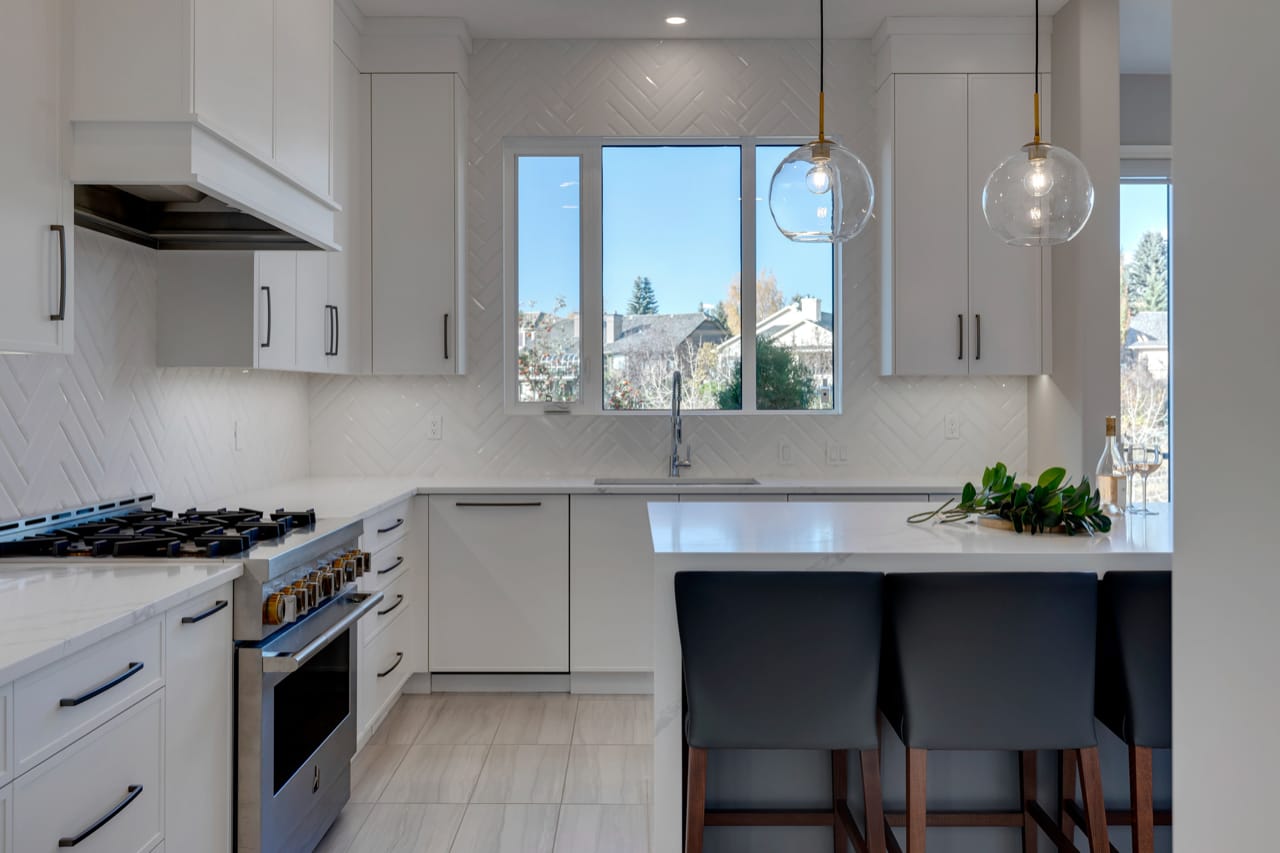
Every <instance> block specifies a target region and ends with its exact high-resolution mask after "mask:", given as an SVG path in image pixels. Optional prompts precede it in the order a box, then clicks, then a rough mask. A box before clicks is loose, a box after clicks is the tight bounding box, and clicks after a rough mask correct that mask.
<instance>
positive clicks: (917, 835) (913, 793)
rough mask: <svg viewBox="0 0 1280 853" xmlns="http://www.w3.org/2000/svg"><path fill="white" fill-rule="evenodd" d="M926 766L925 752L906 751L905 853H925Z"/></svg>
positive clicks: (926, 753)
mask: <svg viewBox="0 0 1280 853" xmlns="http://www.w3.org/2000/svg"><path fill="white" fill-rule="evenodd" d="M928 764H929V753H928V751H927V750H924V749H908V750H907V853H925V851H924V837H925V827H926V826H927V825H928V820H929V817H928V811H927V807H926V805H925V794H926V792H927V790H928V785H927V784H926V774H927V771H928ZM1095 853H1098V851H1095Z"/></svg>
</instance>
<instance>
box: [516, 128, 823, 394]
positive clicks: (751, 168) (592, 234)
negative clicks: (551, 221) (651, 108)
mask: <svg viewBox="0 0 1280 853" xmlns="http://www.w3.org/2000/svg"><path fill="white" fill-rule="evenodd" d="M808 141H809V139H808V138H807V137H793V136H729V137H724V136H712V137H701V136H697V137H695V136H680V137H655V136H641V137H633V136H607V137H606V136H570V137H533V136H524V137H507V138H505V139H503V141H502V159H503V163H502V172H503V187H502V203H503V220H502V221H503V324H502V328H503V360H504V361H503V369H502V374H503V387H504V391H503V400H504V408H505V410H506V412H507V413H508V414H536V415H550V414H581V415H608V416H622V417H646V416H649V417H651V416H660V417H665V416H667V414H668V413H667V411H666V410H665V409H609V408H607V407H606V406H605V405H604V360H603V354H604V330H603V321H602V320H601V321H600V322H592V321H589V320H588V318H592V317H594V318H602V317H603V316H604V281H603V278H604V173H603V155H604V149H605V148H606V147H613V146H617V147H637V146H645V147H653V148H678V147H690V148H696V147H707V146H715V147H726V146H727V147H737V148H738V149H739V151H740V153H741V157H740V184H739V186H740V189H741V196H740V208H739V213H740V223H739V225H740V238H739V245H740V247H741V249H740V255H739V281H740V285H741V286H740V292H741V299H742V304H741V306H740V307H739V312H740V316H741V327H742V329H743V333H742V347H741V350H742V356H741V358H742V367H741V369H742V408H741V409H686V410H685V412H684V414H687V415H698V416H702V415H707V416H712V417H720V416H735V415H737V416H741V415H753V416H755V415H775V416H779V415H780V416H786V417H790V416H796V415H839V414H841V412H842V407H843V398H844V364H843V361H844V359H843V334H842V332H843V326H844V324H843V299H842V293H841V291H842V290H843V286H842V282H843V251H842V250H843V246H842V244H839V243H837V244H834V245H833V246H832V252H831V296H832V298H831V326H832V341H831V346H832V355H831V357H832V372H833V373H834V380H833V382H832V401H831V408H829V409H760V408H758V407H757V399H756V379H757V378H756V348H755V341H756V328H757V325H758V317H757V316H756V275H757V273H758V269H757V259H756V225H757V216H756V210H757V207H758V205H759V202H757V201H755V199H763V198H765V197H766V196H765V195H762V194H761V188H760V187H757V186H756V149H757V148H759V147H770V146H785V147H796V146H799V145H803V144H805V143H806V142H808ZM522 157H577V158H578V161H579V164H580V166H579V188H578V189H579V201H578V212H579V229H580V230H579V269H580V275H579V281H578V285H579V288H580V290H579V295H578V305H579V312H580V313H581V316H582V318H583V322H581V323H580V325H579V329H580V337H579V346H580V347H581V352H580V354H579V360H578V361H579V379H578V389H579V392H578V399H577V400H575V401H573V402H571V403H547V402H537V401H527V402H522V401H520V400H518V399H517V393H516V390H517V384H518V381H519V380H518V375H517V372H516V359H517V357H518V354H519V324H520V310H519V309H520V306H519V263H518V258H519V199H518V196H517V194H518V184H519V181H518V172H517V163H518V161H519V159H520V158H522ZM763 190H764V193H765V194H767V192H768V188H767V187H765V188H763ZM749 200H750V201H749Z"/></svg>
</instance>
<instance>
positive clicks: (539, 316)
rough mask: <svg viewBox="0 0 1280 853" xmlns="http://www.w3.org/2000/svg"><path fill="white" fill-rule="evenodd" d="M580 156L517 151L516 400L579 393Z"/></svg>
mask: <svg viewBox="0 0 1280 853" xmlns="http://www.w3.org/2000/svg"><path fill="white" fill-rule="evenodd" d="M580 173H581V168H580V162H579V160H578V158H577V157H531V156H522V157H518V158H516V201H517V213H516V215H517V221H516V251H517V273H516V277H517V281H516V302H517V303H518V306H519V320H518V322H519V328H518V329H517V346H516V351H517V356H516V358H517V377H516V399H517V400H518V401H519V402H522V403H525V402H550V403H568V402H573V401H575V400H577V399H578V393H579V369H578V368H579V363H580V357H581V351H582V347H581V340H582V329H581V322H582V318H581V316H580V315H579V307H580V306H579V300H580V296H581V280H582V254H581V251H580V242H581V234H582V231H581V228H580V215H581V214H580V211H579V209H578V201H579V198H580V189H579V176H580Z"/></svg>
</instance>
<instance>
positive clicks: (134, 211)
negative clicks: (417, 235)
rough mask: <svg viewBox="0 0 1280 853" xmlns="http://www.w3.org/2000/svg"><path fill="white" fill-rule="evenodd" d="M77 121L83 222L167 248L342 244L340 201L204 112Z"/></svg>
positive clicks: (73, 159)
mask: <svg viewBox="0 0 1280 853" xmlns="http://www.w3.org/2000/svg"><path fill="white" fill-rule="evenodd" d="M71 126H72V143H71V148H70V172H71V182H72V183H73V184H74V185H75V221H76V224H77V225H80V226H83V227H85V228H88V229H90V230H93V231H100V232H102V233H104V234H110V235H112V236H114V237H119V238H121V239H124V240H129V241H130V242H133V243H138V244H140V245H143V246H148V247H150V248H153V249H162V250H168V251H177V250H209V249H226V250H237V251H239V250H254V249H268V250H299V249H319V250H338V249H340V248H341V247H340V246H338V245H337V244H336V243H334V242H333V220H334V214H335V212H336V211H338V210H339V209H340V207H339V206H338V205H337V204H336V203H334V201H333V200H332V199H330V198H329V197H327V196H325V195H321V194H319V193H317V192H315V191H314V190H312V189H310V188H309V187H307V186H306V185H305V184H303V183H301V182H300V181H297V180H295V179H293V178H292V177H291V176H289V175H287V174H285V173H284V172H282V171H280V170H279V169H278V168H277V167H276V165H275V164H273V163H271V162H269V161H266V160H263V159H261V158H259V157H257V156H255V155H254V154H252V153H250V152H248V151H247V150H245V149H244V148H242V147H241V146H239V145H237V144H235V143H233V142H232V141H230V140H229V139H227V138H225V137H224V136H222V135H221V134H219V133H218V132H217V131H215V130H214V129H212V128H210V127H209V126H208V125H206V124H204V123H203V122H201V121H200V120H199V118H197V117H192V118H191V119H189V120H185V121H182V120H180V121H172V122H152V121H148V122H114V121H74V120H73V121H72V123H71Z"/></svg>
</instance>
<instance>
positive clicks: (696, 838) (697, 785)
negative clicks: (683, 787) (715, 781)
mask: <svg viewBox="0 0 1280 853" xmlns="http://www.w3.org/2000/svg"><path fill="white" fill-rule="evenodd" d="M706 819H707V751H706V750H705V749H699V748H698V747H696V746H691V747H689V801H688V811H687V813H686V815H685V832H684V849H685V853H702V830H703V827H704V826H705V824H706Z"/></svg>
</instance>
